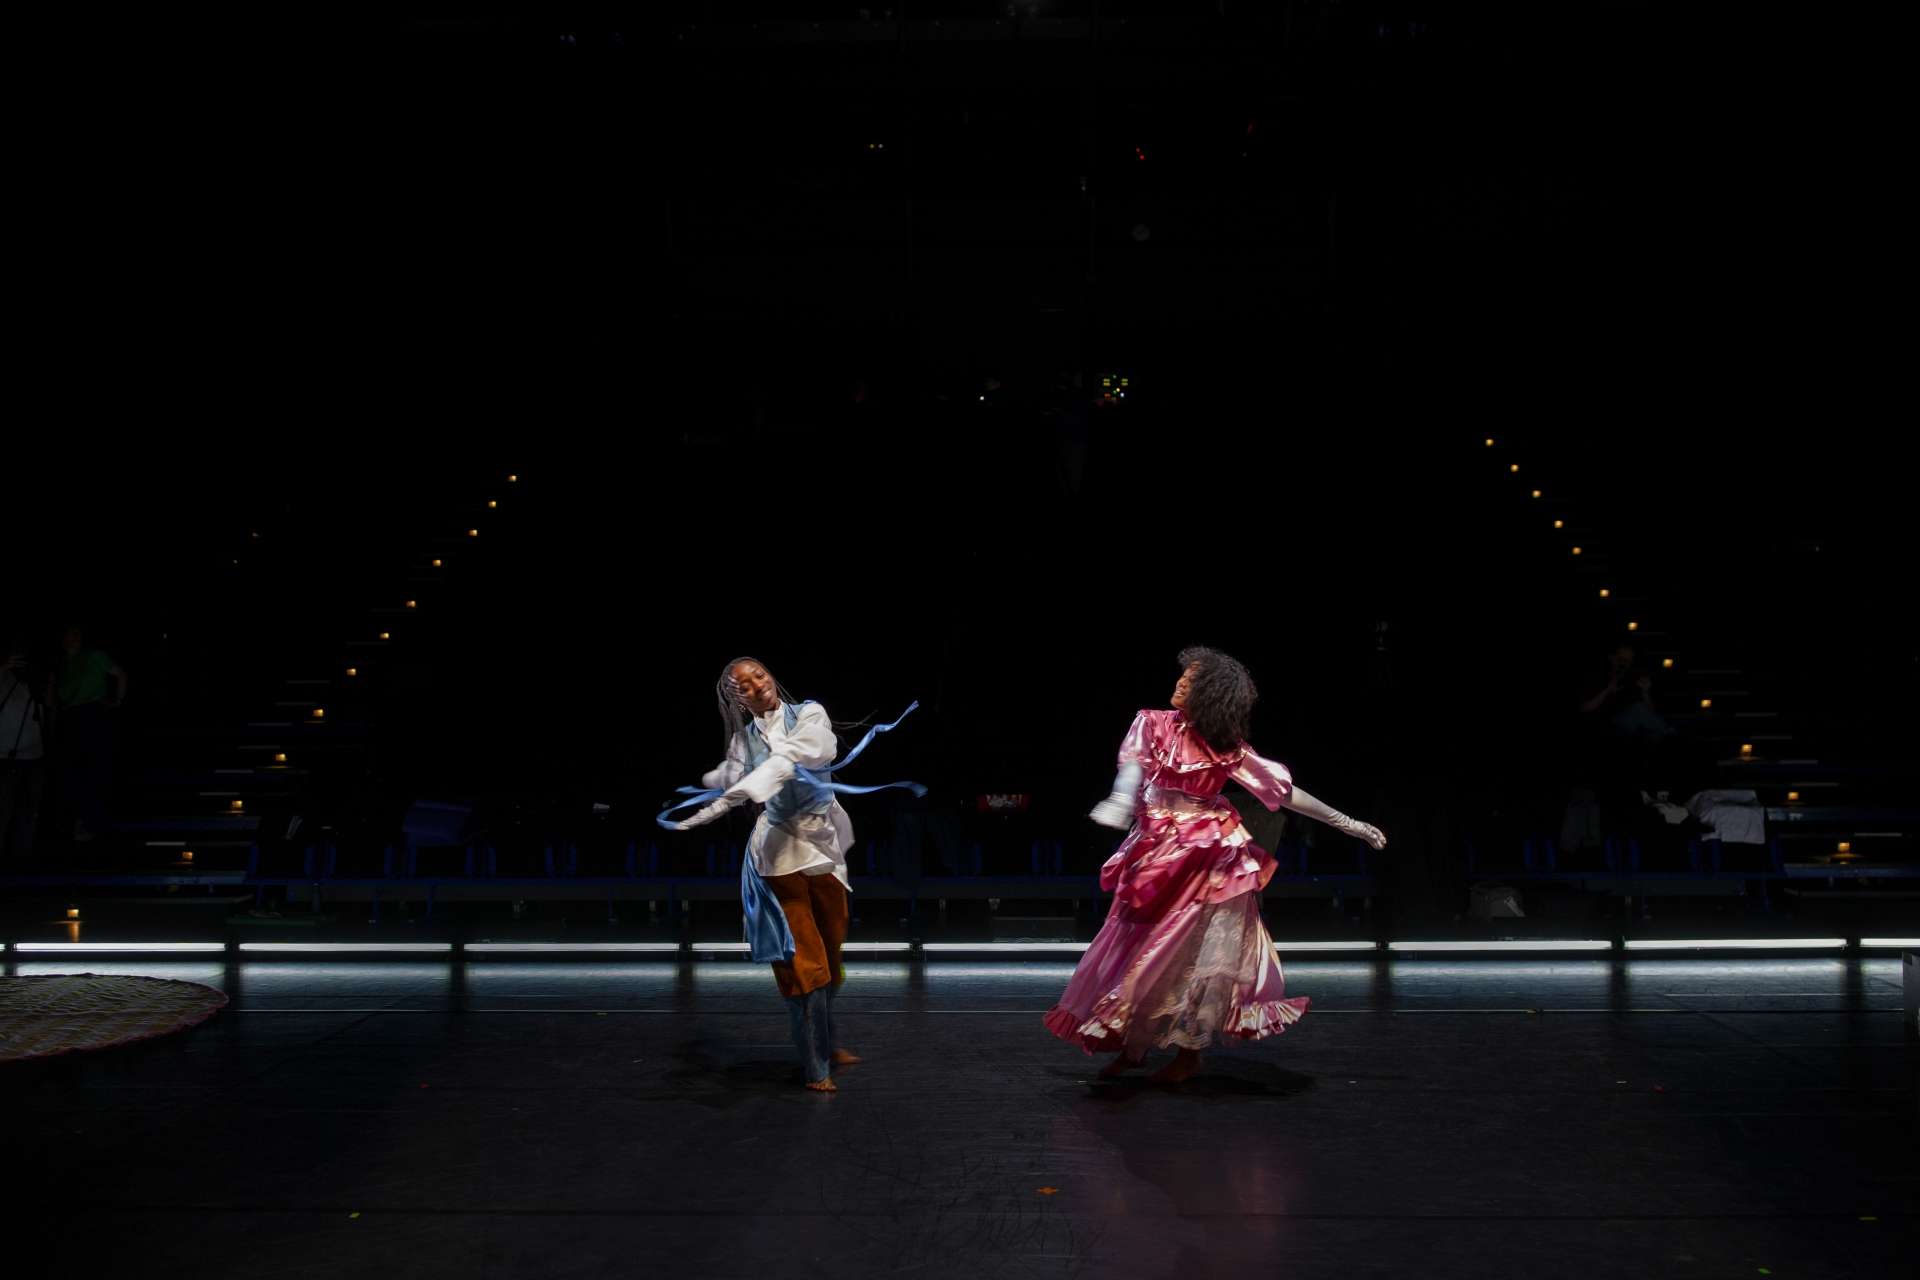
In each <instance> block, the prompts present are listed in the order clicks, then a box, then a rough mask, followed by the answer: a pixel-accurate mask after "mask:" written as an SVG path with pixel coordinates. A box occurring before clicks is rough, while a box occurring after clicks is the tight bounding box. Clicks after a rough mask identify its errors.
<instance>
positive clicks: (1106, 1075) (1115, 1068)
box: [1100, 1053, 1142, 1080]
mask: <svg viewBox="0 0 1920 1280" xmlns="http://www.w3.org/2000/svg"><path fill="white" fill-rule="evenodd" d="M1141 1061H1142V1060H1141V1059H1139V1058H1129V1057H1127V1055H1126V1054H1124V1053H1119V1054H1115V1055H1114V1058H1113V1061H1112V1062H1109V1063H1108V1064H1107V1065H1106V1066H1104V1067H1102V1068H1100V1078H1101V1079H1102V1080H1118V1079H1119V1078H1120V1077H1121V1076H1123V1075H1125V1074H1127V1072H1129V1071H1132V1070H1133V1069H1134V1068H1135V1067H1137V1066H1139V1065H1140V1063H1141Z"/></svg>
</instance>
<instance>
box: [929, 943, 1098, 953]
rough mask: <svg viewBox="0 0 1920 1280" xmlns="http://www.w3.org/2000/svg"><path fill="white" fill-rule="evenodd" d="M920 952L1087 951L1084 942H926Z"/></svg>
mask: <svg viewBox="0 0 1920 1280" xmlns="http://www.w3.org/2000/svg"><path fill="white" fill-rule="evenodd" d="M920 949H921V950H922V951H996V952H997V951H1006V952H1031V953H1033V954H1035V955H1040V954H1047V955H1051V954H1054V953H1056V952H1061V951H1067V952H1073V953H1076V954H1077V953H1079V952H1082V951H1085V950H1086V949H1087V944H1086V943H1084V942H928V943H925V944H923V945H922V946H921V948H920Z"/></svg>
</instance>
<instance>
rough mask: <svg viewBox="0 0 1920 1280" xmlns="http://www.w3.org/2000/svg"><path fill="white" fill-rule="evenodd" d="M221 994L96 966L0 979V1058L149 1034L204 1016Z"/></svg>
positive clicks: (46, 1054) (106, 1045) (106, 1044)
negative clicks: (91, 969)
mask: <svg viewBox="0 0 1920 1280" xmlns="http://www.w3.org/2000/svg"><path fill="white" fill-rule="evenodd" d="M226 1002H227V997H226V993H225V992H222V991H217V990H215V989H214V988H212V987H208V986H202V985H201V984H200V983H198V982H175V981H173V980H171V979H168V978H138V977H132V976H119V975H103V974H97V973H60V974H49V975H47V976H44V977H31V978H0V1062H11V1061H16V1060H18V1059H21V1058H50V1057H52V1056H54V1055H55V1054H60V1053H75V1052H78V1051H80V1050H82V1049H110V1048H112V1047H113V1046H115V1045H122V1044H132V1043H133V1042H134V1041H136V1040H150V1039H152V1038H153V1037H155V1036H164V1035H167V1034H168V1033H170V1032H174V1031H184V1030H186V1029H187V1028H188V1027H191V1026H195V1025H197V1024H199V1023H202V1022H205V1021H206V1020H207V1019H208V1018H211V1017H212V1016H213V1015H214V1014H215V1013H216V1012H218V1011H219V1009H220V1006H222V1005H224V1004H225V1003H226Z"/></svg>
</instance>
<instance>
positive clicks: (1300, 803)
mask: <svg viewBox="0 0 1920 1280" xmlns="http://www.w3.org/2000/svg"><path fill="white" fill-rule="evenodd" d="M1282 807H1284V808H1287V809H1291V810H1293V812H1295V813H1299V814H1305V815H1306V816H1307V817H1309V818H1312V819H1314V820H1315V821H1317V822H1324V823H1326V824H1327V825H1328V826H1330V827H1332V828H1333V829H1334V830H1335V831H1338V832H1339V833H1340V834H1341V835H1345V836H1352V837H1353V838H1354V839H1356V840H1364V841H1366V844H1367V847H1368V848H1370V849H1373V850H1376V851H1378V850H1380V849H1384V848H1386V847H1387V837H1386V834H1385V833H1384V832H1382V831H1381V830H1380V828H1378V827H1376V826H1374V825H1373V824H1371V823H1367V822H1356V821H1354V820H1353V819H1352V818H1349V817H1348V816H1347V815H1346V814H1344V813H1342V812H1340V811H1339V810H1338V809H1336V808H1334V807H1333V806H1332V805H1329V804H1322V803H1321V802H1320V801H1318V800H1316V799H1314V798H1313V797H1312V796H1310V795H1308V794H1307V793H1306V792H1304V791H1302V790H1301V789H1300V788H1298V787H1295V788H1294V789H1293V794H1292V795H1290V796H1288V797H1287V798H1286V800H1285V801H1283V802H1282Z"/></svg>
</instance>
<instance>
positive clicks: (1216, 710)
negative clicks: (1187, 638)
mask: <svg viewBox="0 0 1920 1280" xmlns="http://www.w3.org/2000/svg"><path fill="white" fill-rule="evenodd" d="M1195 666H1197V667H1198V668H1199V670H1197V671H1195V672H1194V675H1193V683H1192V684H1191V685H1190V686H1189V687H1188V689H1187V706H1186V711H1185V713H1184V714H1185V715H1186V718H1187V723H1188V724H1190V725H1192V726H1193V731H1194V732H1195V733H1197V734H1199V735H1200V739H1201V741H1203V742H1205V743H1206V744H1207V745H1208V746H1209V747H1212V748H1213V749H1214V750H1215V751H1219V752H1227V751H1231V750H1233V749H1234V748H1235V747H1237V746H1239V745H1240V744H1241V743H1242V742H1245V741H1246V739H1247V734H1248V732H1249V730H1250V729H1251V727H1252V726H1251V721H1252V719H1253V704H1254V703H1256V702H1258V701H1259V700H1260V690H1259V689H1257V688H1255V687H1254V684H1253V677H1252V676H1251V675H1250V674H1248V672H1247V669H1246V668H1245V667H1244V666H1242V665H1241V664H1240V663H1239V662H1238V661H1237V660H1236V659H1234V658H1232V657H1229V656H1228V655H1227V654H1224V653H1222V652H1220V651H1219V650H1218V649H1208V648H1205V647H1203V646H1200V645H1195V646H1193V647H1191V648H1187V649H1182V650H1181V651H1180V669H1181V670H1182V671H1185V670H1186V669H1187V668H1189V667H1195Z"/></svg>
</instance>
